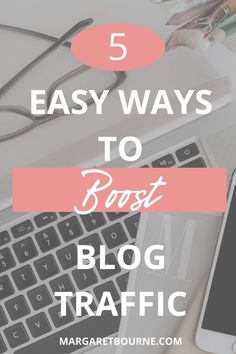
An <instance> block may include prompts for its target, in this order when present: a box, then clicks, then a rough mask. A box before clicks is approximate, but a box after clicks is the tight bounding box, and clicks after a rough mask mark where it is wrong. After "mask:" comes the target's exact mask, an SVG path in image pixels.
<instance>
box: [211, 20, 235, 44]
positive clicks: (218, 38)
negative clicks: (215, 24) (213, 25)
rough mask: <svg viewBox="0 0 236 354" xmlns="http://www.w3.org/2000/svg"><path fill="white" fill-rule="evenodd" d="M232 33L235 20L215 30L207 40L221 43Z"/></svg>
mask: <svg viewBox="0 0 236 354" xmlns="http://www.w3.org/2000/svg"><path fill="white" fill-rule="evenodd" d="M234 33H236V20H234V21H233V22H230V23H227V24H226V25H224V26H221V27H220V28H218V29H216V30H215V31H214V32H213V33H212V34H211V35H210V36H208V39H209V41H210V42H222V41H224V40H225V39H226V38H227V37H229V36H231V35H232V34H234Z"/></svg>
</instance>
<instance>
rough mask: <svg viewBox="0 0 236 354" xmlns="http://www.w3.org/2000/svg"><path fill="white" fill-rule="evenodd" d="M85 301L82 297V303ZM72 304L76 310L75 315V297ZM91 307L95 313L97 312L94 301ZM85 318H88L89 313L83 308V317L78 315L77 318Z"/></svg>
mask: <svg viewBox="0 0 236 354" xmlns="http://www.w3.org/2000/svg"><path fill="white" fill-rule="evenodd" d="M83 299H84V297H83V296H82V302H83V301H84V300H83ZM71 304H72V306H73V308H74V310H75V313H76V298H75V297H73V299H72V300H71ZM89 306H90V308H91V310H92V311H93V312H95V311H96V310H97V306H96V304H95V302H94V301H93V302H92V303H91V305H89ZM84 316H88V312H87V311H86V310H85V308H82V314H81V316H78V315H77V314H76V317H77V318H81V317H84Z"/></svg>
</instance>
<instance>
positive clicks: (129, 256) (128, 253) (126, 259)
mask: <svg viewBox="0 0 236 354" xmlns="http://www.w3.org/2000/svg"><path fill="white" fill-rule="evenodd" d="M133 254H134V252H133V250H126V251H125V252H124V262H125V264H127V265H130V264H131V263H132V259H133Z"/></svg>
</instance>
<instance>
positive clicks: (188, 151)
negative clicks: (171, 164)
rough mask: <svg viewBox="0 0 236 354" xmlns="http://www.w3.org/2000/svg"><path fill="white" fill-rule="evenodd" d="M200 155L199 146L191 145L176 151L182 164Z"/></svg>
mask: <svg viewBox="0 0 236 354" xmlns="http://www.w3.org/2000/svg"><path fill="white" fill-rule="evenodd" d="M199 153H200V151H199V149H198V146H197V144H195V143H193V144H189V145H187V146H185V147H183V148H181V149H179V150H177V151H176V156H177V158H178V160H179V161H180V162H182V161H185V160H188V159H191V158H192V157H194V156H196V155H198V154H199Z"/></svg>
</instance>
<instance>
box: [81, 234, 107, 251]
mask: <svg viewBox="0 0 236 354" xmlns="http://www.w3.org/2000/svg"><path fill="white" fill-rule="evenodd" d="M79 245H88V246H92V247H93V248H94V250H95V256H97V255H99V254H100V246H101V245H102V241H101V240H100V237H99V236H98V234H93V235H90V236H88V237H85V238H83V239H82V240H80V241H79Z"/></svg>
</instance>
